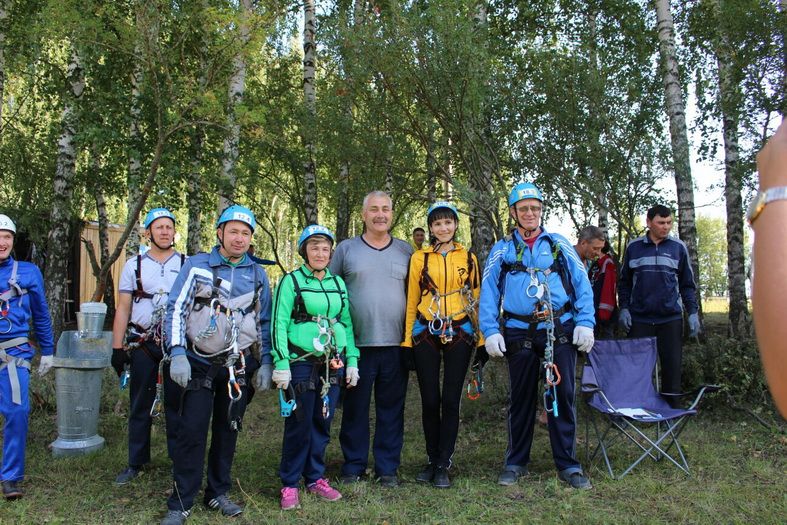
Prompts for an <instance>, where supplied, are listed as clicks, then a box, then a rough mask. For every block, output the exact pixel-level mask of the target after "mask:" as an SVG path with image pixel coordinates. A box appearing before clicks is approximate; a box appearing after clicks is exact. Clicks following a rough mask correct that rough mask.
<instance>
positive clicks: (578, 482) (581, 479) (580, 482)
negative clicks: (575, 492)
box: [557, 472, 593, 490]
mask: <svg viewBox="0 0 787 525" xmlns="http://www.w3.org/2000/svg"><path fill="white" fill-rule="evenodd" d="M557 477H558V478H560V481H564V482H566V483H568V485H569V486H570V487H571V488H572V489H582V490H588V489H592V488H593V485H591V484H590V480H589V479H588V478H587V477H586V476H585V475H584V474H583V473H582V472H572V473H571V474H568V475H563V473H559V474H558V476H557Z"/></svg>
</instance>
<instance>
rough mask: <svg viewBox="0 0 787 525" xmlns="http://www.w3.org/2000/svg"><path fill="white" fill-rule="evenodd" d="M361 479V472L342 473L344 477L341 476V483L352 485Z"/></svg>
mask: <svg viewBox="0 0 787 525" xmlns="http://www.w3.org/2000/svg"><path fill="white" fill-rule="evenodd" d="M360 481H361V475H360V474H342V477H340V478H339V483H340V484H342V485H352V484H353V483H359V482H360Z"/></svg>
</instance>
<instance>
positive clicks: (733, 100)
mask: <svg viewBox="0 0 787 525" xmlns="http://www.w3.org/2000/svg"><path fill="white" fill-rule="evenodd" d="M714 8H715V11H716V27H717V31H719V33H720V35H719V38H718V41H717V45H716V63H717V65H718V72H719V106H720V108H721V114H722V123H723V135H724V199H725V201H726V207H727V279H728V283H727V286H728V290H729V294H730V310H729V314H728V315H729V321H730V327H729V331H730V335H732V336H733V337H736V338H742V337H746V336H748V335H750V326H751V319H750V318H749V305H748V301H747V299H746V263H745V256H744V246H743V198H742V196H741V185H742V177H743V175H742V173H741V166H740V154H739V152H740V147H739V144H738V122H739V115H740V111H741V107H740V105H741V103H740V100H741V94H740V84H739V82H738V81H736V78H735V68H736V61H735V59H734V56H733V48H732V46H731V44H730V41H729V37H728V36H727V34H726V32H725V28H724V25H723V24H722V23H721V20H722V19H721V17H722V16H723V15H722V8H721V2H720V0H715V1H714Z"/></svg>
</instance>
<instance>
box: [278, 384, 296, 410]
mask: <svg viewBox="0 0 787 525" xmlns="http://www.w3.org/2000/svg"><path fill="white" fill-rule="evenodd" d="M291 388H292V386H289V387H287V393H288V394H289V393H290V392H292V398H291V399H287V396H285V395H284V389H283V388H280V389H279V410H280V413H281V417H290V415H291V414H292V413H293V412H294V411H295V409H296V408H298V403H296V402H295V391H294V390H291Z"/></svg>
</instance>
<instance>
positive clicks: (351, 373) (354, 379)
mask: <svg viewBox="0 0 787 525" xmlns="http://www.w3.org/2000/svg"><path fill="white" fill-rule="evenodd" d="M360 378H361V373H360V371H359V370H358V367H356V366H348V367H347V386H349V387H354V386H355V385H357V384H358V380H359V379H360Z"/></svg>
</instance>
